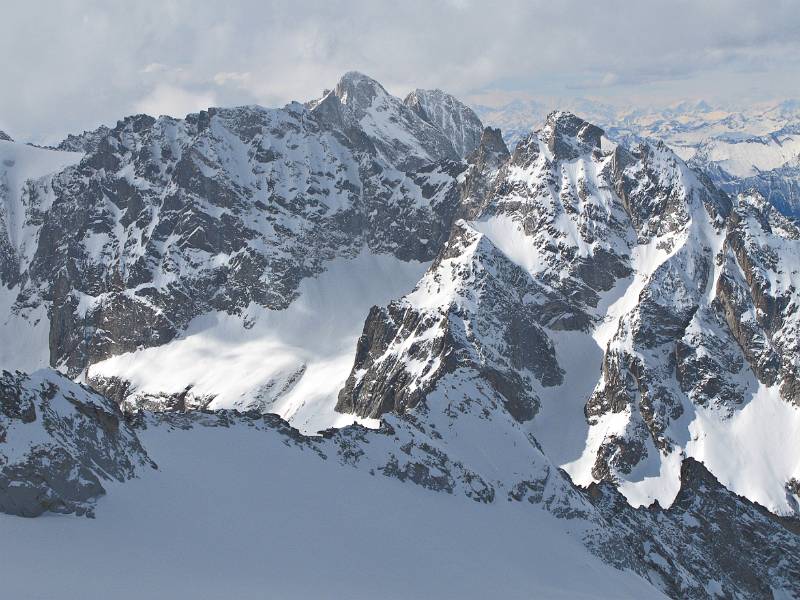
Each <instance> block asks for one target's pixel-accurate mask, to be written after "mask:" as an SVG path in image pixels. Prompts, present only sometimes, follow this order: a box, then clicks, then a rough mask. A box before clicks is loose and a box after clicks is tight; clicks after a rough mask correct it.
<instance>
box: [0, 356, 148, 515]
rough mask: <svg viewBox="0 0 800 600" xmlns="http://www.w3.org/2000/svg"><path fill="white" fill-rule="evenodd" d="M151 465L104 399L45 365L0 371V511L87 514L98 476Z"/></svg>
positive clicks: (116, 477)
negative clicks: (43, 368)
mask: <svg viewBox="0 0 800 600" xmlns="http://www.w3.org/2000/svg"><path fill="white" fill-rule="evenodd" d="M150 466H151V462H150V460H149V458H148V457H147V454H146V453H145V451H144V450H143V449H142V447H141V445H140V444H139V440H138V439H137V437H136V435H135V434H134V432H133V431H132V430H131V428H130V427H129V425H128V424H127V423H126V421H125V419H124V417H123V415H122V413H121V412H120V410H119V408H118V407H117V406H116V404H114V403H113V402H111V401H110V400H108V399H106V398H104V397H103V396H100V395H99V394H96V393H94V392H91V391H90V390H88V389H86V388H84V387H81V386H78V385H76V384H74V383H72V382H71V381H69V380H68V379H67V378H66V377H63V376H61V375H58V374H57V373H55V372H52V371H50V372H48V371H38V372H36V373H34V374H32V375H26V374H24V373H22V372H19V371H17V372H15V373H12V372H9V371H2V376H1V377H0V511H2V512H5V513H9V514H13V515H20V516H24V517H35V516H38V515H40V514H42V513H43V512H46V511H52V512H61V513H77V514H90V515H91V514H92V510H93V506H94V503H95V501H96V500H97V498H98V497H99V496H101V495H103V494H104V493H105V489H104V488H103V484H102V482H103V481H112V480H113V481H125V480H128V479H131V478H132V477H135V476H136V475H137V473H139V472H140V471H142V470H143V469H145V468H148V467H150ZM152 466H154V465H152Z"/></svg>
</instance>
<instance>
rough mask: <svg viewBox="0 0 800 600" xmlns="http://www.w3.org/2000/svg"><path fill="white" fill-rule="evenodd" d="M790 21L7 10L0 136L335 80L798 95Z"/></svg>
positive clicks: (258, 98)
mask: <svg viewBox="0 0 800 600" xmlns="http://www.w3.org/2000/svg"><path fill="white" fill-rule="evenodd" d="M312 9H313V10H312ZM799 13H800V11H798V10H797V6H796V4H794V3H792V2H789V1H784V0H771V1H769V2H759V3H755V2H746V1H743V0H737V1H734V2H721V1H713V2H704V3H702V4H700V3H692V2H685V1H679V2H673V3H669V4H661V3H652V2H648V3H637V4H636V5H632V4H628V3H623V2H608V3H603V4H602V5H584V4H582V3H579V2H574V1H570V2H565V3H555V4H554V5H550V4H547V3H544V2H538V1H537V2H518V1H508V2H502V3H498V4H495V5H492V6H490V7H487V6H486V5H485V4H484V3H478V2H473V1H471V0H446V1H445V0H441V1H437V2H423V1H421V0H420V1H411V2H406V3H403V5H402V6H393V5H391V4H388V3H373V2H344V1H338V0H337V1H331V2H316V1H306V2H288V1H284V0H280V1H278V0H273V1H271V2H264V3H261V2H255V1H249V0H248V1H239V2H230V3H204V4H203V5H202V6H198V5H193V4H192V3H190V2H188V0H168V1H161V2H158V3H156V2H152V1H148V2H141V3H137V4H135V5H133V6H122V5H119V6H108V5H105V4H104V3H102V2H98V1H95V0H75V1H73V2H68V3H50V2H38V3H26V4H25V5H22V4H17V5H13V6H10V7H8V8H7V9H6V11H5V15H6V18H5V19H4V20H3V22H2V24H0V32H1V33H2V35H0V48H1V49H2V51H3V54H4V56H5V57H6V58H7V60H6V61H4V62H3V64H2V66H0V81H3V82H4V84H5V86H6V90H8V91H7V93H6V94H3V95H2V96H0V129H3V130H5V131H7V132H8V133H9V134H11V135H12V136H14V137H15V138H17V139H20V140H23V141H34V142H39V143H52V142H54V141H57V140H59V139H62V138H63V137H64V136H65V135H66V134H67V133H74V132H80V131H83V130H85V129H93V128H95V127H97V126H99V125H100V124H108V125H112V124H113V123H115V122H116V121H117V120H118V119H119V118H121V117H122V116H125V115H128V114H133V113H140V112H144V113H148V114H153V115H159V114H170V115H173V116H179V117H182V116H184V115H185V114H187V113H189V112H193V111H197V110H199V109H202V108H207V107H208V106H233V105H242V104H261V105H264V106H282V105H284V104H285V103H286V102H288V101H291V100H301V101H303V100H309V99H312V98H315V97H318V96H319V94H320V93H321V91H322V89H323V88H325V87H331V86H333V85H334V84H335V82H336V81H337V79H338V78H339V76H340V75H341V74H342V73H344V72H346V71H349V70H358V71H361V72H364V73H366V74H368V75H370V76H372V77H374V78H376V79H377V80H378V81H380V82H381V83H382V84H383V85H384V86H385V87H386V88H387V90H388V91H389V92H391V93H393V94H395V95H398V96H403V95H404V94H405V93H407V92H409V91H411V90H412V89H414V88H417V87H421V88H441V89H444V90H446V91H448V92H450V93H453V94H455V95H457V96H458V97H460V98H462V99H463V100H465V101H466V102H468V103H470V104H473V105H474V104H483V105H488V106H498V105H502V104H504V103H506V102H508V101H510V100H513V99H515V98H517V99H529V100H537V101H541V102H542V103H544V104H548V103H550V104H552V103H553V102H554V101H556V100H557V99H569V100H574V99H580V98H588V99H591V100H593V101H596V102H604V103H607V104H610V105H613V106H617V107H624V106H640V107H663V106H669V105H672V104H675V103H677V102H680V101H683V100H690V101H696V100H700V99H703V100H706V101H708V102H710V103H713V104H715V105H722V106H725V105H727V106H733V107H736V108H742V107H745V106H748V105H750V104H752V103H757V102H780V101H783V100H787V99H793V98H797V97H800V77H798V75H800V35H798V33H800V16H798V14H799Z"/></svg>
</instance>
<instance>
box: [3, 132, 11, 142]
mask: <svg viewBox="0 0 800 600" xmlns="http://www.w3.org/2000/svg"><path fill="white" fill-rule="evenodd" d="M13 141H14V140H13V139H12V138H11V136H10V135H8V134H7V133H6V132H5V131H0V142H13Z"/></svg>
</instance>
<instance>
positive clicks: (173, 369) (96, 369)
mask: <svg viewBox="0 0 800 600" xmlns="http://www.w3.org/2000/svg"><path fill="white" fill-rule="evenodd" d="M426 268H427V264H426V263H418V262H415V261H410V262H404V261H401V260H400V259H398V258H395V257H394V256H392V255H388V254H383V255H373V254H369V253H367V252H363V253H362V254H361V255H359V256H358V257H356V258H355V259H343V258H340V259H336V260H334V261H332V262H330V263H329V264H328V265H326V270H325V271H324V272H323V273H322V274H321V275H319V276H318V277H316V278H309V279H305V280H304V281H303V282H302V283H301V285H300V289H299V292H300V296H299V297H298V298H297V299H296V300H295V301H294V302H292V304H291V305H290V306H289V307H288V308H287V309H285V310H269V309H266V308H263V307H259V306H256V305H251V306H250V307H249V308H248V309H247V310H246V311H245V313H244V314H243V315H242V316H238V315H229V314H226V313H223V312H216V313H210V314H207V315H203V316H201V317H198V318H197V319H195V320H194V321H193V322H192V323H191V324H190V325H189V327H188V329H187V330H186V332H184V333H183V334H181V336H180V337H179V338H178V339H176V340H174V341H172V342H170V343H168V344H165V345H163V346H158V347H154V348H148V349H143V350H139V351H137V352H132V353H127V354H122V355H118V356H114V357H112V358H109V359H107V360H105V361H102V362H100V363H98V364H96V365H93V366H92V367H90V369H89V377H90V378H97V377H103V378H109V377H119V378H123V379H125V380H127V381H129V382H130V383H131V384H132V389H134V390H135V392H134V399H135V398H136V397H137V396H138V397H141V396H142V395H147V394H152V395H157V394H159V393H165V394H178V393H180V392H182V391H184V390H186V389H187V388H190V393H191V396H192V397H193V398H195V399H197V400H198V401H202V400H203V399H206V400H207V399H209V398H213V400H212V401H211V403H210V404H209V405H208V408H211V409H218V408H239V409H248V408H258V409H260V410H262V411H265V412H266V411H268V412H274V413H277V414H279V415H281V416H282V417H283V418H285V419H287V420H288V421H290V422H291V423H292V425H294V426H295V427H297V428H298V429H300V430H301V431H303V432H305V433H316V432H317V431H318V430H321V429H325V428H328V427H340V426H344V425H348V424H350V423H352V422H353V421H354V417H353V416H350V415H343V414H340V413H337V412H335V411H334V406H335V405H336V396H337V394H338V392H339V390H340V389H341V388H342V387H343V385H344V382H345V380H346V379H347V375H348V374H349V371H350V368H351V367H352V365H353V357H354V356H355V351H356V342H357V340H358V337H359V336H360V335H361V330H362V328H363V325H364V315H366V314H367V313H368V312H369V309H370V308H371V307H372V306H373V305H375V304H384V303H386V302H388V301H389V300H391V299H392V298H394V297H396V296H399V295H402V294H403V293H405V292H406V291H407V290H408V289H410V288H411V287H413V285H414V283H416V281H417V280H418V279H419V278H420V276H421V275H422V273H423V272H424V271H425V269H426ZM360 421H361V422H362V423H364V424H372V425H374V424H376V421H375V420H371V419H361V420H360Z"/></svg>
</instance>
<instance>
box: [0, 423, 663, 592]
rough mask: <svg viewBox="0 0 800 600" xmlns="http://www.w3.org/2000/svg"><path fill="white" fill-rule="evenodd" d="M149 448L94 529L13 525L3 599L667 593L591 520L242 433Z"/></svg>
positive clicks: (1, 539) (161, 441)
mask: <svg viewBox="0 0 800 600" xmlns="http://www.w3.org/2000/svg"><path fill="white" fill-rule="evenodd" d="M141 439H142V442H143V444H144V445H145V446H146V447H147V450H148V453H149V455H150V457H151V458H152V459H153V460H155V461H156V463H158V465H159V469H158V470H157V471H151V472H149V473H148V474H146V475H145V476H144V477H142V478H141V479H139V480H135V481H131V482H128V483H127V484H125V485H118V486H114V487H113V488H112V486H111V485H109V490H108V491H109V493H108V496H107V497H105V498H103V499H102V500H101V501H100V504H99V505H98V509H97V516H96V518H95V519H92V520H87V519H82V518H73V517H67V518H60V517H43V518H39V519H19V518H15V517H9V516H7V515H0V530H2V532H3V535H2V536H0V554H2V556H3V561H2V563H0V577H1V578H2V582H3V583H2V586H3V594H5V595H7V597H9V598H15V599H16V600H33V599H37V600H38V599H42V598H55V597H57V598H59V599H61V600H72V599H75V600H78V599H80V600H92V599H95V598H97V599H100V598H108V597H109V596H112V597H114V598H118V599H119V600H126V599H128V598H130V599H134V598H135V599H139V598H154V599H156V598H165V599H166V598H184V597H186V598H188V597H191V598H193V599H195V600H203V599H209V600H211V599H217V598H223V597H225V598H253V597H266V598H312V597H317V598H348V599H352V600H357V599H360V598H363V599H372V598H385V599H387V600H391V599H398V600H399V599H405V598H437V599H449V598H452V599H460V600H466V599H470V598H476V599H477V598H486V597H502V598H509V599H516V598H519V599H528V598H554V599H557V598H563V599H578V598H586V599H590V598H591V599H599V598H614V599H622V598H630V599H637V600H638V599H646V598H663V597H664V596H663V595H662V594H661V593H660V592H658V591H657V590H655V589H654V588H652V587H651V586H649V585H648V584H647V583H645V582H644V580H643V579H640V578H639V577H638V576H636V575H634V574H633V573H630V572H623V571H618V570H616V569H614V568H612V567H611V566H608V565H606V564H604V563H602V562H601V561H600V560H599V559H597V558H595V557H594V556H592V555H591V554H590V553H589V552H588V551H587V550H586V548H585V547H584V546H583V544H582V543H581V541H580V539H579V532H580V527H579V526H578V527H576V528H575V529H574V532H575V533H574V534H573V533H570V530H571V529H572V527H571V525H570V523H571V522H570V521H568V520H567V521H564V520H558V519H556V518H555V517H553V516H552V515H550V514H548V513H547V512H546V511H545V510H543V509H542V508H540V507H537V506H533V505H530V504H528V503H517V502H514V503H506V502H501V503H495V504H491V505H486V504H480V503H476V502H473V501H471V500H469V499H467V498H465V497H460V496H451V495H448V494H440V493H436V492H432V491H428V490H424V489H422V488H420V487H418V486H414V485H409V484H403V483H400V482H398V481H396V480H391V479H386V478H383V477H380V476H378V477H371V476H369V475H368V474H367V472H366V471H363V470H354V469H352V468H350V467H345V466H341V465H339V464H337V463H336V462H334V461H331V460H328V461H323V460H320V459H319V457H317V456H316V455H314V453H313V452H311V451H310V450H307V449H303V450H300V449H299V448H296V447H294V446H289V445H287V444H285V443H283V441H282V438H280V437H279V436H276V435H270V433H269V432H264V431H261V430H258V429H253V428H248V427H243V426H233V427H230V428H227V427H216V428H212V427H195V428H193V429H189V430H181V429H174V430H167V429H165V428H161V427H149V428H148V429H147V430H145V431H142V432H141ZM576 525H578V524H576ZM31 565H36V567H37V569H38V570H40V572H41V573H42V576H39V577H31V576H30V574H31Z"/></svg>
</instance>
